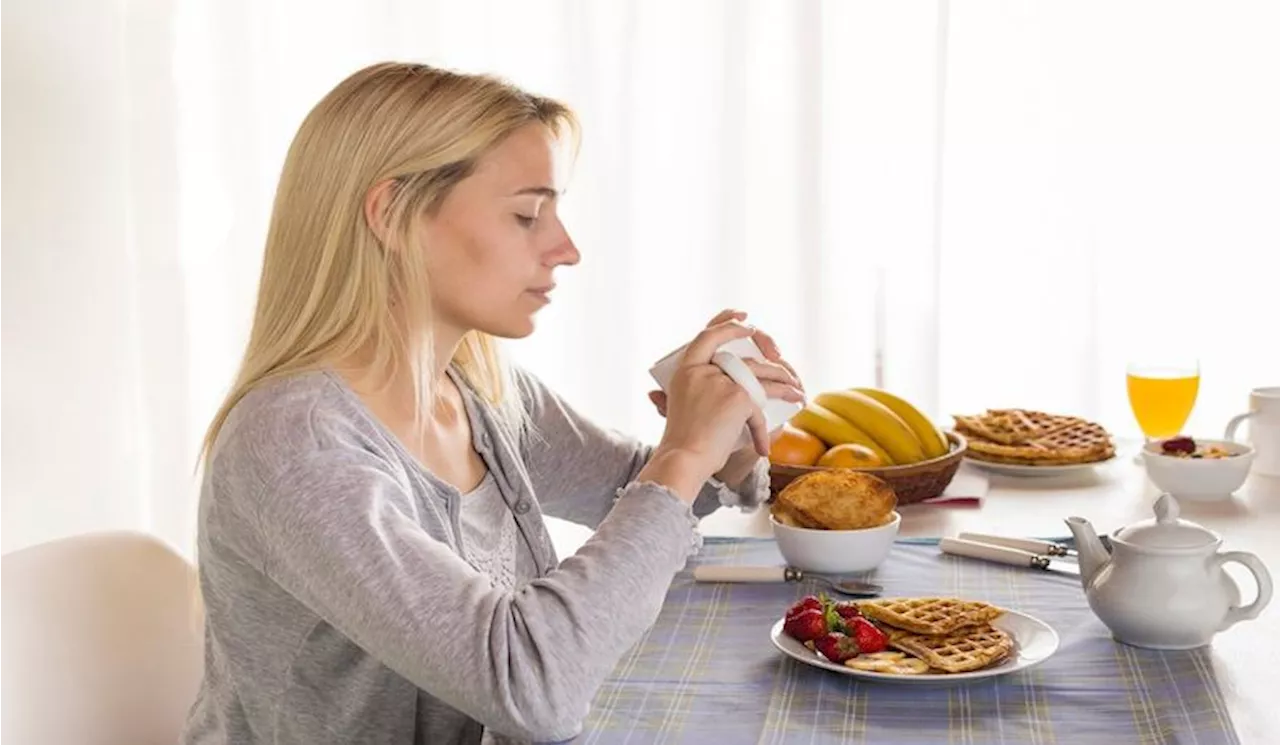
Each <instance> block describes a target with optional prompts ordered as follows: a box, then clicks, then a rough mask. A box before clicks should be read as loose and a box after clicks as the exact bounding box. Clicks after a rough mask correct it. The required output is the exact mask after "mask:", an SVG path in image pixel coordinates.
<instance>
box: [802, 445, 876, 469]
mask: <svg viewBox="0 0 1280 745" xmlns="http://www.w3.org/2000/svg"><path fill="white" fill-rule="evenodd" d="M818 465H819V466H822V467H823V468H875V467H876V466H882V465H884V461H882V460H880V456H878V455H876V453H875V451H874V450H872V449H871V448H869V447H867V446H865V445H857V444H854V443H852V442H850V443H845V444H844V445H836V446H835V447H833V448H831V449H830V450H828V451H827V452H825V453H823V454H822V457H821V458H819V459H818Z"/></svg>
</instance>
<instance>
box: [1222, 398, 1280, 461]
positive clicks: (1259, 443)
mask: <svg viewBox="0 0 1280 745" xmlns="http://www.w3.org/2000/svg"><path fill="white" fill-rule="evenodd" d="M1245 421H1248V422H1249V444H1250V445H1253V449H1254V450H1255V451H1257V455H1256V456H1254V460H1253V471H1254V473H1260V474H1263V475H1265V476H1280V386H1274V385H1273V386H1266V387H1263V388H1254V389H1253V390H1252V391H1250V392H1249V411H1247V412H1246V413H1244V414H1240V415H1238V416H1235V417H1232V418H1231V421H1230V422H1228V423H1227V432H1226V434H1225V435H1224V438H1225V439H1228V440H1234V439H1235V438H1236V429H1238V428H1239V427H1240V424H1241V423H1242V422H1245Z"/></svg>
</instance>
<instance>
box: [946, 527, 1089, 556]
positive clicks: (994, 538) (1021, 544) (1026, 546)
mask: <svg viewBox="0 0 1280 745" xmlns="http://www.w3.org/2000/svg"><path fill="white" fill-rule="evenodd" d="M956 537H957V538H959V539H960V540H963V541H976V542H977V543H986V544H989V545H992V546H1004V547H1006V548H1016V549H1019V550H1022V551H1030V552H1031V553H1033V554H1039V555H1041V556H1064V557H1065V556H1070V557H1073V558H1074V557H1075V556H1076V552H1075V549H1071V548H1067V547H1066V546H1064V545H1062V544H1061V543H1054V542H1053V541H1037V540H1035V539H1033V538H1010V537H1007V536H1002V535H987V534H985V533H961V534H960V535H958V536H956Z"/></svg>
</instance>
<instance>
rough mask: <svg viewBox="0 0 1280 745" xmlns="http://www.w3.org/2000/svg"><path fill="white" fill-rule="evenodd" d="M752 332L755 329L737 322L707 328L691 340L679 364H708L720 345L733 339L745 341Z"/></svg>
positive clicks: (722, 323)
mask: <svg viewBox="0 0 1280 745" xmlns="http://www.w3.org/2000/svg"><path fill="white" fill-rule="evenodd" d="M754 331H755V329H753V328H751V327H750V326H744V325H742V324H741V323H739V322H737V321H723V322H721V323H718V324H716V325H715V326H709V327H707V328H705V329H703V330H702V331H701V333H699V334H698V335H697V336H695V337H694V338H693V341H692V342H690V344H689V346H688V348H687V349H685V351H684V356H683V357H682V358H681V360H680V363H681V364H682V365H706V364H710V362H711V358H712V357H713V356H715V353H716V351H717V350H719V349H720V347H721V345H723V344H727V343H729V342H731V341H733V340H734V339H745V338H747V337H749V336H751V334H752V333H753V332H754Z"/></svg>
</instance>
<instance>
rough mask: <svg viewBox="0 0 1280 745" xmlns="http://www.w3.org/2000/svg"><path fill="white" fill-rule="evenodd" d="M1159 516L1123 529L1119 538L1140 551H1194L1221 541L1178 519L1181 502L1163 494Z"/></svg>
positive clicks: (1157, 503)
mask: <svg viewBox="0 0 1280 745" xmlns="http://www.w3.org/2000/svg"><path fill="white" fill-rule="evenodd" d="M1155 513H1156V516H1155V518H1153V519H1149V520H1142V521H1140V522H1136V523H1134V524H1133V525H1130V526H1128V527H1126V528H1124V529H1122V530H1121V531H1120V532H1119V533H1117V534H1116V538H1118V539H1119V540H1121V541H1124V542H1125V543H1131V544H1133V545H1135V546H1138V547H1141V548H1157V549H1160V548H1163V549H1192V548H1208V547H1210V546H1212V545H1214V544H1216V543H1217V542H1218V541H1219V540H1220V538H1219V537H1218V534H1217V533H1214V532H1213V531H1212V530H1209V529H1208V528H1205V527H1203V526H1201V525H1197V524H1196V523H1193V522H1190V521H1187V520H1180V519H1179V518H1178V500H1177V499H1174V497H1173V495H1171V494H1162V495H1160V498H1159V499H1157V500H1156V503H1155Z"/></svg>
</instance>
